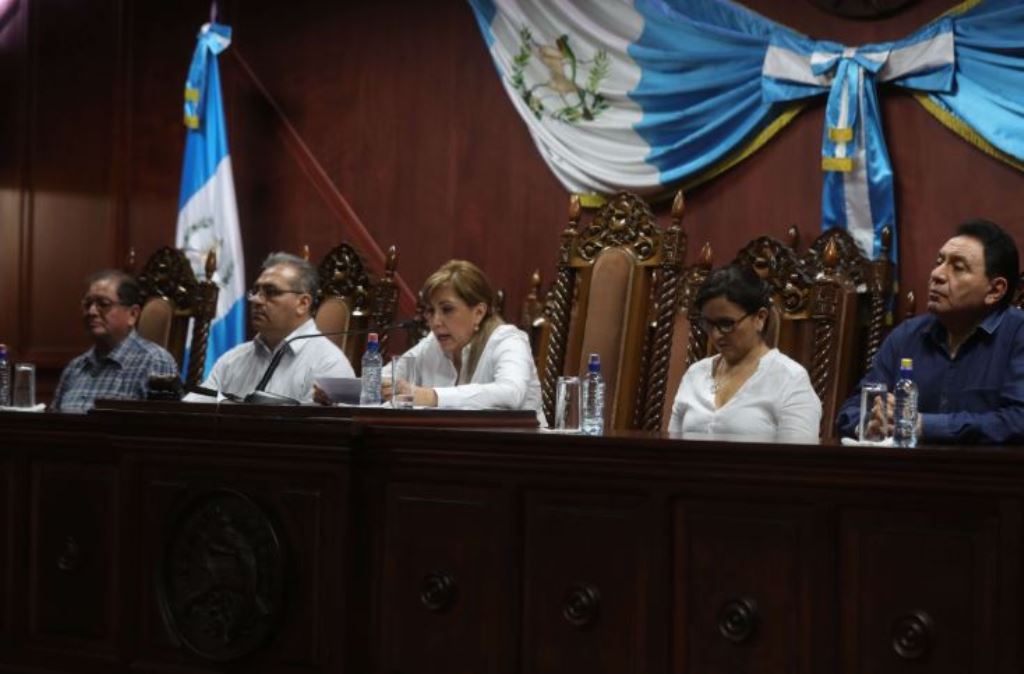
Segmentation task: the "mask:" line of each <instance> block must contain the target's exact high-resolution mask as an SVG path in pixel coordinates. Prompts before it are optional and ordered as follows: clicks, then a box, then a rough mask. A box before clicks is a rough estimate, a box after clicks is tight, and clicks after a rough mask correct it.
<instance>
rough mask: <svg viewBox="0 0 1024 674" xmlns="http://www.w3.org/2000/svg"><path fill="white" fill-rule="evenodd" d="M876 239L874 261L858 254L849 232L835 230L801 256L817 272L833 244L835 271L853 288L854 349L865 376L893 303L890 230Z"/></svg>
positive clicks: (820, 238) (885, 330)
mask: <svg viewBox="0 0 1024 674" xmlns="http://www.w3.org/2000/svg"><path fill="white" fill-rule="evenodd" d="M880 238H881V247H880V249H879V255H878V257H877V258H875V259H874V260H871V259H868V258H867V257H866V256H865V255H864V254H863V253H862V252H861V250H860V247H859V246H858V245H857V243H856V242H855V241H854V240H853V237H852V236H850V234H849V232H847V231H846V230H844V229H839V228H833V229H829V230H827V231H825V232H824V233H822V234H821V236H819V237H818V238H817V239H815V240H814V243H812V244H811V247H810V248H809V249H808V250H807V253H805V254H804V262H805V265H806V266H807V268H808V269H811V270H812V271H814V272H815V273H817V272H820V271H821V269H822V265H823V262H822V256H823V255H824V252H825V249H826V248H827V247H828V246H829V244H830V242H834V244H835V246H836V250H837V252H838V256H839V259H838V263H837V266H836V269H837V271H838V272H839V273H841V274H842V275H843V276H845V277H847V278H848V279H849V280H850V281H851V282H852V283H853V285H854V287H855V288H856V291H857V295H858V298H859V299H858V309H857V313H858V315H857V329H858V334H857V346H858V349H859V350H860V352H861V353H862V354H863V360H864V362H863V367H862V372H861V374H866V373H867V372H868V370H870V369H871V365H872V363H874V360H875V354H876V353H878V348H879V347H880V346H881V345H882V339H883V338H884V337H885V334H886V332H887V331H888V327H889V326H888V323H889V322H890V316H889V311H890V310H891V309H892V308H893V307H892V305H893V301H894V299H895V298H894V293H893V287H892V286H893V283H892V282H893V265H892V261H891V260H890V257H889V253H890V250H891V246H892V230H891V229H890V228H888V227H886V228H885V229H883V230H882V235H881V237H880Z"/></svg>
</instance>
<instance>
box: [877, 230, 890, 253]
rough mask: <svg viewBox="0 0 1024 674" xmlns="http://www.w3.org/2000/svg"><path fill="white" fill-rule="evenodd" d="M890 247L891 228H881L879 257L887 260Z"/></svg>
mask: <svg viewBox="0 0 1024 674" xmlns="http://www.w3.org/2000/svg"><path fill="white" fill-rule="evenodd" d="M891 247H892V227H890V226H889V225H886V226H885V227H883V228H882V249H881V251H880V253H881V254H880V255H879V257H881V258H883V259H887V258H888V257H889V250H890V248H891Z"/></svg>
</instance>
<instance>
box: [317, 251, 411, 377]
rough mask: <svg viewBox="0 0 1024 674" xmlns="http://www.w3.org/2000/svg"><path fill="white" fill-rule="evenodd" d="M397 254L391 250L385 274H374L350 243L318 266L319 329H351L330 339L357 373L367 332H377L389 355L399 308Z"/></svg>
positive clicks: (331, 330)
mask: <svg viewBox="0 0 1024 674" xmlns="http://www.w3.org/2000/svg"><path fill="white" fill-rule="evenodd" d="M397 267H398V253H397V250H396V249H395V247H394V246H391V247H390V248H389V249H388V252H387V256H386V258H385V262H384V273H383V274H381V275H380V277H376V278H375V277H373V276H372V275H371V274H370V273H369V272H368V271H367V269H366V265H365V264H364V263H363V258H362V256H361V255H360V254H359V252H358V251H357V250H356V249H355V248H353V247H352V246H350V245H349V244H347V243H342V244H340V245H338V246H336V247H335V248H333V249H332V250H331V251H330V252H329V253H327V255H326V256H324V259H323V260H322V261H321V262H320V266H319V267H318V268H317V272H318V275H319V277H320V290H319V292H318V296H317V311H316V319H315V320H316V327H317V329H318V330H319V331H320V332H341V331H350V332H352V333H353V334H348V335H337V336H334V337H330V338H329V339H330V340H331V341H333V342H334V343H335V344H337V345H338V348H339V349H341V350H342V352H343V353H344V354H345V357H346V358H348V360H349V362H350V363H351V364H352V367H353V369H355V371H356V372H357V373H358V372H359V369H360V364H361V363H362V357H363V350H364V347H365V344H366V333H367V332H377V333H379V338H380V350H381V354H382V355H383V356H384V358H385V359H386V358H387V353H388V341H389V327H390V326H391V324H392V323H393V322H394V319H395V310H396V309H397V307H398V286H397V285H396V284H395V270H396V269H397Z"/></svg>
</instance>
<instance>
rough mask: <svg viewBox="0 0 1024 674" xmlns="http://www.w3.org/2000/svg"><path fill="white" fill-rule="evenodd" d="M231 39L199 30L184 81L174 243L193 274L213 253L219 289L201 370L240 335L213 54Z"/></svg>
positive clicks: (240, 288)
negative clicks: (183, 129)
mask: <svg viewBox="0 0 1024 674" xmlns="http://www.w3.org/2000/svg"><path fill="white" fill-rule="evenodd" d="M230 44H231V28H229V27H228V26H222V25H220V24H216V23H208V24H206V25H204V26H203V27H202V28H201V29H200V31H199V38H198V41H197V44H196V49H195V52H194V53H193V54H192V65H191V66H190V67H189V70H188V81H187V82H186V83H185V126H186V127H187V128H188V131H187V133H186V136H185V160H184V166H183V167H182V171H181V194H180V196H179V198H178V211H179V212H178V232H177V236H176V245H177V246H178V247H179V248H181V249H182V250H184V251H185V253H186V255H188V257H189V260H190V261H191V262H192V269H193V271H195V273H196V276H197V277H198V278H203V276H204V275H205V272H204V271H203V270H204V265H205V261H206V256H207V254H208V253H209V251H211V250H212V251H214V252H215V253H216V255H217V271H216V273H215V274H214V278H213V280H214V281H215V282H216V283H217V285H218V287H219V288H220V293H219V295H218V297H217V315H216V316H215V317H214V321H213V324H212V326H211V328H210V339H209V343H208V345H207V350H206V367H205V370H204V373H205V374H209V372H210V368H211V367H213V363H214V362H215V361H216V360H217V358H218V357H219V356H220V355H221V354H222V353H224V352H225V351H227V350H228V349H230V348H231V347H233V346H235V345H236V344H240V343H241V342H243V341H244V340H245V268H244V259H245V258H244V257H243V255H242V235H241V232H240V231H239V228H238V207H237V205H236V203H235V183H234V180H233V179H232V176H231V157H230V156H229V155H228V136H227V129H226V127H225V125H224V106H223V103H222V100H221V95H220V74H219V72H218V70H217V55H218V54H220V53H221V52H222V51H224V50H225V49H227V48H228V45H230Z"/></svg>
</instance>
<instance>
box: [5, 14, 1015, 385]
mask: <svg viewBox="0 0 1024 674" xmlns="http://www.w3.org/2000/svg"><path fill="white" fill-rule="evenodd" d="M553 1H554V0H553ZM747 4H748V5H750V6H751V7H753V8H754V9H756V10H758V11H760V12H762V13H763V14H765V15H768V16H770V17H772V18H775V19H778V20H780V21H783V22H785V23H787V24H789V25H790V26H793V27H794V28H797V29H799V30H801V31H804V32H806V33H809V34H812V35H815V36H819V37H827V38H830V39H836V40H840V41H844V42H846V43H849V44H857V43H861V42H868V41H875V40H881V39H890V38H896V37H900V36H902V35H905V34H907V33H908V32H910V31H911V30H913V28H914V27H916V26H918V25H920V24H922V23H924V22H925V21H927V20H928V19H930V18H931V17H933V16H935V15H937V14H939V13H941V12H942V11H944V10H945V9H947V8H948V7H950V6H952V5H953V4H954V2H953V1H952V0H920V1H919V2H917V3H916V4H915V5H913V6H912V7H911V8H910V9H908V10H906V11H904V12H902V13H900V14H898V15H896V16H894V17H891V18H888V19H884V20H881V21H873V22H862V21H851V20H844V19H839V18H836V17H831V16H829V15H827V14H825V13H823V12H822V11H821V10H818V9H817V8H815V7H814V5H812V4H811V3H810V2H807V1H806V0H786V1H785V2H783V1H781V0H749V1H748V3H747ZM2 7H8V8H9V9H8V11H7V14H5V15H4V16H0V90H3V91H4V92H6V94H7V95H5V101H6V102H5V104H4V105H2V106H0V340H4V341H8V342H12V343H13V345H14V347H15V351H16V353H17V355H18V357H19V358H24V359H29V360H33V361H36V362H37V363H39V365H40V370H41V372H42V373H43V374H44V376H49V377H52V376H53V374H55V373H56V372H58V371H59V368H60V367H61V366H62V365H63V364H64V363H65V362H66V361H67V360H68V359H69V358H70V357H72V356H73V355H74V354H76V353H78V352H80V351H81V350H82V349H83V348H84V347H85V345H86V343H85V340H84V337H83V336H82V335H81V331H80V329H79V327H78V325H79V324H78V313H79V312H78V310H77V309H76V306H77V305H76V303H77V300H78V298H79V296H80V293H81V290H82V288H81V282H82V278H83V277H84V276H85V275H86V274H87V273H89V272H90V271H92V270H95V269H97V268H100V267H105V266H120V265H121V264H122V261H123V260H124V258H125V255H126V253H127V250H128V248H129V246H132V247H134V248H135V249H136V250H137V251H139V253H140V255H142V256H144V255H146V254H148V252H149V251H152V250H153V249H154V248H156V247H157V246H159V245H163V244H170V243H172V242H173V237H174V227H175V219H176V210H177V194H178V183H179V176H180V170H181V169H180V166H181V153H182V145H183V138H184V128H183V127H182V125H181V121H180V119H181V105H182V90H183V86H184V77H185V73H186V71H187V68H188V63H189V59H190V57H191V52H192V49H193V46H194V43H195V41H194V36H195V33H196V30H197V29H198V27H199V25H200V24H201V23H202V22H204V21H206V20H207V18H208V12H209V5H208V3H207V2H198V1H196V0H179V1H176V2H163V1H158V0H140V1H136V2H132V1H130V0H105V1H101V0H81V1H79V2H73V3H70V2H60V1H58V0H13V2H12V0H0V8H2ZM220 9H221V19H222V20H223V22H225V23H228V24H230V25H231V26H232V27H233V29H234V31H235V38H234V44H233V45H232V47H231V48H230V49H229V50H228V52H226V53H225V54H224V56H223V57H222V58H221V63H222V79H223V82H224V87H225V90H224V93H225V98H226V106H227V111H228V129H229V136H230V144H231V150H232V158H233V162H234V167H235V181H236V186H237V191H238V198H239V211H240V216H241V221H242V230H243V240H244V242H245V247H246V257H247V260H246V262H247V269H248V276H249V278H250V280H251V279H252V278H253V277H254V275H255V271H256V269H257V266H258V263H259V261H260V259H261V258H262V257H263V256H264V255H266V254H267V253H268V252H270V251H271V250H277V249H284V250H291V251H296V252H297V251H299V250H300V249H301V247H302V245H303V244H308V245H309V246H310V248H311V250H312V257H313V259H314V260H316V259H319V257H320V256H322V255H323V254H324V253H325V252H326V251H327V250H328V249H329V248H330V247H332V246H334V245H336V244H337V243H339V242H340V241H343V240H349V241H352V242H354V243H356V245H359V246H360V247H362V248H364V250H369V251H371V255H370V257H371V258H372V259H371V263H372V264H374V265H376V264H379V261H378V260H377V259H375V257H374V255H373V254H372V250H373V248H374V246H376V247H379V248H381V249H383V248H386V247H387V246H389V245H391V244H396V245H397V246H398V248H399V251H400V264H399V270H400V272H401V274H402V276H403V279H404V280H405V281H406V283H407V284H408V286H409V287H411V288H416V287H417V286H418V285H419V283H420V282H421V281H422V279H423V278H424V277H425V275H426V274H427V273H429V272H430V271H431V270H433V269H434V268H435V267H436V266H437V265H438V264H440V263H441V262H443V261H444V260H446V259H448V258H450V257H466V258H470V259H472V260H475V261H477V262H478V263H479V264H480V265H481V266H482V267H483V268H484V269H486V270H487V271H488V272H489V274H490V275H491V276H492V278H493V280H494V282H495V284H496V285H497V286H500V287H503V288H505V289H506V291H507V292H508V295H509V305H508V306H509V311H508V313H509V314H510V315H512V316H515V315H516V314H517V307H518V303H519V301H520V299H521V298H522V296H523V294H524V292H525V291H526V281H527V278H528V274H529V272H530V271H531V270H532V269H534V268H535V267H539V268H541V269H542V270H543V271H545V273H546V275H547V276H548V277H550V271H551V269H552V267H553V264H554V256H555V249H556V246H557V237H558V233H559V231H560V230H561V228H562V226H563V225H564V221H565V211H566V204H567V195H566V193H565V191H564V190H563V189H562V187H561V186H560V184H559V183H558V182H557V181H556V180H555V178H554V177H553V176H552V174H551V173H550V172H549V171H548V169H547V167H546V166H545V165H544V163H543V162H542V160H541V159H540V157H539V156H538V154H537V152H536V151H535V149H534V146H533V143H532V141H531V140H530V137H529V134H528V133H527V131H526V128H525V126H524V125H523V123H522V122H521V121H520V119H519V118H518V117H517V115H516V114H515V112H514V111H513V109H512V106H511V105H510V103H509V101H508V100H507V98H506V95H505V93H504V91H503V90H502V88H501V86H500V83H499V81H498V78H497V76H496V71H495V69H494V66H493V64H492V63H491V60H490V57H489V55H488V53H487V50H486V47H485V44H484V42H483V39H482V38H481V36H480V33H479V30H478V28H477V26H476V23H475V21H474V19H473V16H472V12H471V11H470V8H469V6H468V4H467V3H466V2H465V0H430V1H429V2H423V1H421V0H393V1H391V2H375V1H370V0H362V1H358V0H349V1H347V2H333V1H331V2H329V1H319V2H315V1H306V2H294V3H282V2H271V1H269V0H245V1H244V2H242V1H241V0H223V1H222V2H221V3H220ZM882 99H883V101H882V106H883V114H884V116H885V130H886V137H887V140H888V143H889V150H890V153H891V155H892V157H893V162H894V165H895V170H896V184H897V191H898V204H897V207H898V215H899V218H900V221H899V226H900V228H901V240H900V255H901V259H902V261H903V266H902V269H901V278H902V279H903V281H904V288H905V289H906V288H914V289H916V290H918V291H920V290H921V289H922V288H923V287H924V283H925V279H926V276H927V272H928V268H929V266H930V263H931V260H932V259H933V256H934V254H935V252H936V250H937V248H938V246H939V245H940V244H941V242H942V241H943V240H944V239H945V238H946V237H947V235H948V232H949V230H950V228H951V227H952V226H953V225H954V224H955V223H956V222H957V221H958V220H960V219H963V218H966V217H970V216H975V215H981V216H986V217H990V218H993V219H995V220H997V221H999V222H1002V223H1003V224H1005V225H1006V226H1007V227H1008V228H1009V229H1010V230H1011V231H1012V232H1013V233H1014V234H1016V235H1018V236H1020V235H1022V234H1024V215H1022V214H1021V213H1020V211H1019V209H1017V208H1016V204H1015V200H1014V199H1013V195H1014V194H1015V193H1016V192H1017V191H1019V190H1020V188H1021V186H1022V185H1024V175H1022V174H1020V173H1018V172H1016V171H1014V170H1013V169H1011V168H1009V167H1007V166H1005V165H1003V164H1000V163H999V162H997V161H995V160H993V159H991V158H989V157H987V156H985V155H984V154H982V153H981V152H979V151H978V150H976V149H975V148H973V147H972V146H970V145H968V144H967V143H965V142H963V141H962V140H960V139H959V138H958V137H956V136H954V135H953V134H952V133H951V132H949V131H947V130H946V129H945V128H943V127H942V126H941V125H940V124H939V123H938V122H936V121H935V120H934V119H933V118H931V117H930V116H929V115H928V114H927V113H925V112H924V110H923V109H922V108H920V106H918V105H917V103H915V102H914V101H913V100H912V99H910V98H909V97H908V96H907V95H905V94H902V93H900V92H897V91H892V90H888V89H885V90H883V94H882ZM822 115H823V101H818V102H816V103H815V104H813V105H812V106H811V107H810V108H808V109H807V110H806V111H805V112H804V113H803V114H802V115H801V116H800V117H798V118H797V119H796V120H795V121H794V122H793V123H792V124H791V125H790V126H789V127H788V128H786V129H785V130H784V131H783V132H782V133H781V134H780V135H779V136H778V137H776V138H775V139H774V140H773V141H772V142H771V143H769V144H768V146H767V147H765V148H764V149H763V150H762V151H760V152H759V153H757V154H756V155H755V156H753V157H752V158H751V159H749V160H748V161H746V162H745V163H743V164H741V165H740V166H738V167H737V168H735V169H733V170H731V171H729V172H728V173H726V174H724V175H723V176H721V177H719V178H717V179H716V180H714V181H713V182H711V183H708V184H706V185H704V186H701V187H699V188H697V189H695V190H693V191H692V192H691V193H690V194H689V195H688V211H687V218H686V221H685V225H686V230H687V232H688V234H689V237H690V252H689V259H693V258H694V256H695V255H696V253H697V250H698V248H699V246H700V244H701V243H703V242H704V241H710V242H711V244H712V246H713V249H714V250H715V251H716V254H715V258H716V262H718V263H724V262H725V261H727V260H728V259H730V258H731V256H732V254H733V253H734V252H735V251H736V249H737V248H739V247H740V246H741V245H742V244H743V243H745V242H746V241H747V240H749V239H750V238H752V237H754V236H756V235H760V234H764V233H769V234H775V235H779V236H782V235H783V233H784V232H785V230H786V228H787V227H788V226H789V225H791V224H797V225H798V226H799V227H800V229H801V231H802V232H803V234H804V237H803V238H804V242H805V243H806V242H807V241H809V240H810V239H811V238H812V237H813V235H814V234H815V232H816V230H817V227H818V222H819V219H820V192H821V170H820V168H819V166H820V164H819V162H820V160H819V156H820V138H821V125H822ZM664 208H665V206H662V210H664ZM408 300H409V297H408V296H407V297H406V306H408ZM43 387H45V384H44V386H43Z"/></svg>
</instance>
